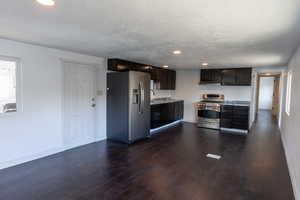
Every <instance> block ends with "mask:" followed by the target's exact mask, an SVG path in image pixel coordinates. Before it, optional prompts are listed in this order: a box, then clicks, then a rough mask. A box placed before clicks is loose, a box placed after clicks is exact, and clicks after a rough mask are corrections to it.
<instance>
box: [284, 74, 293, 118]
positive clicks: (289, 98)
mask: <svg viewBox="0 0 300 200" xmlns="http://www.w3.org/2000/svg"><path fill="white" fill-rule="evenodd" d="M292 83H293V71H292V70H290V71H288V72H287V80H286V96H285V113H286V114H287V115H288V116H290V115H291V102H292Z"/></svg>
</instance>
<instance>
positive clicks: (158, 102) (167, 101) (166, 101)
mask: <svg viewBox="0 0 300 200" xmlns="http://www.w3.org/2000/svg"><path fill="white" fill-rule="evenodd" d="M178 101H183V100H181V99H157V100H151V102H150V105H151V106H152V105H159V104H165V103H174V102H178Z"/></svg>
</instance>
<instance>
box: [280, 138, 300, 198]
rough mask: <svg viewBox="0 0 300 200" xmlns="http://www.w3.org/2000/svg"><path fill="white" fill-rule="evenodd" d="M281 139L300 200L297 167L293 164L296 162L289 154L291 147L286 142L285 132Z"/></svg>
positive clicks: (295, 192)
mask: <svg viewBox="0 0 300 200" xmlns="http://www.w3.org/2000/svg"><path fill="white" fill-rule="evenodd" d="M281 140H282V144H283V148H284V153H285V157H286V160H287V165H288V169H289V174H290V177H291V181H292V186H293V191H294V196H295V200H300V196H299V192H300V191H298V184H297V179H296V173H295V167H294V164H293V163H294V162H293V159H292V158H291V156H290V155H289V149H288V146H287V144H286V140H285V137H284V135H283V134H281Z"/></svg>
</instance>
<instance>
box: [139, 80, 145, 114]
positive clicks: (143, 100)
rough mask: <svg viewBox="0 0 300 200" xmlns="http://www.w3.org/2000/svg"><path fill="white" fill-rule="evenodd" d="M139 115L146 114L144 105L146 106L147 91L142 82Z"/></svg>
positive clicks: (140, 85) (140, 84)
mask: <svg viewBox="0 0 300 200" xmlns="http://www.w3.org/2000/svg"><path fill="white" fill-rule="evenodd" d="M139 97H140V100H139V113H140V114H142V113H143V112H144V104H145V89H144V85H143V83H142V82H140V83H139Z"/></svg>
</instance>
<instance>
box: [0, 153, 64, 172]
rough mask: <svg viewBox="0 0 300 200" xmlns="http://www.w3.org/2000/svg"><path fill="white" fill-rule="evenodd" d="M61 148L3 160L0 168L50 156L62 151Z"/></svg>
mask: <svg viewBox="0 0 300 200" xmlns="http://www.w3.org/2000/svg"><path fill="white" fill-rule="evenodd" d="M62 151H63V149H62V148H54V149H49V150H47V151H43V152H39V153H36V154H32V155H28V156H23V157H20V158H17V159H14V160H9V161H5V162H2V163H0V170H1V169H4V168H8V167H12V166H15V165H19V164H23V163H26V162H29V161H33V160H36V159H39V158H43V157H46V156H50V155H53V154H56V153H59V152H62Z"/></svg>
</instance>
